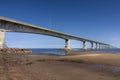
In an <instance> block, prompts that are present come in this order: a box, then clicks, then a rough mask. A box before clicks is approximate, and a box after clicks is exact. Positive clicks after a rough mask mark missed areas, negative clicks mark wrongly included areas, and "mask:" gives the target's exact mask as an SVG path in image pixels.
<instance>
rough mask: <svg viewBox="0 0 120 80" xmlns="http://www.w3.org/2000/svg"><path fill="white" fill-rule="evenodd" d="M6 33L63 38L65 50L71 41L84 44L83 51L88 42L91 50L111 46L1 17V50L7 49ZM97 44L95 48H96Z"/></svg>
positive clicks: (68, 48) (68, 47)
mask: <svg viewBox="0 0 120 80" xmlns="http://www.w3.org/2000/svg"><path fill="white" fill-rule="evenodd" d="M5 32H21V33H33V34H42V35H48V36H54V37H58V38H62V39H64V40H65V49H66V50H70V49H71V48H70V39H73V40H78V41H82V42H83V49H87V48H86V42H90V43H91V49H102V48H110V45H109V44H106V43H102V42H99V41H94V40H90V39H86V38H82V37H78V36H74V35H70V34H66V33H62V32H59V31H55V30H51V29H47V28H43V27H40V26H36V25H32V24H27V23H24V22H20V21H16V20H13V19H9V18H5V17H0V48H6V47H7V46H6V43H5ZM94 44H95V47H94Z"/></svg>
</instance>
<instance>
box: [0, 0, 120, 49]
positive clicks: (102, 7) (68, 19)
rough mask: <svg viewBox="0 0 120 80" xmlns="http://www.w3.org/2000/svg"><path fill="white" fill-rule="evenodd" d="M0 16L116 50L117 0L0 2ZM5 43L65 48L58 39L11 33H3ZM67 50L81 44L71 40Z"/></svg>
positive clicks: (119, 30)
mask: <svg viewBox="0 0 120 80" xmlns="http://www.w3.org/2000/svg"><path fill="white" fill-rule="evenodd" d="M0 16H3V17H7V18H11V19H15V20H19V21H22V22H26V23H30V24H34V25H38V26H41V27H45V28H49V29H53V30H57V31H60V32H64V33H68V34H72V35H76V36H79V37H83V38H88V39H91V40H96V41H100V42H104V43H108V44H110V45H113V46H115V47H120V36H119V34H120V0H0ZM6 43H7V45H8V47H20V48H64V46H65V41H64V40H63V39H60V38H56V37H52V36H46V35H41V34H40V35H39V34H28V33H15V32H7V33H6ZM87 44H88V45H87V47H90V43H87ZM71 47H72V48H79V47H82V42H80V41H76V40H71Z"/></svg>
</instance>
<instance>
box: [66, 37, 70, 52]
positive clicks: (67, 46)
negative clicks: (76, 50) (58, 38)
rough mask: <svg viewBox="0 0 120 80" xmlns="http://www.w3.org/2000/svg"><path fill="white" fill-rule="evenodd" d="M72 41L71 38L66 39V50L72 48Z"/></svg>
mask: <svg viewBox="0 0 120 80" xmlns="http://www.w3.org/2000/svg"><path fill="white" fill-rule="evenodd" d="M70 49H71V48H70V41H69V39H65V50H70Z"/></svg>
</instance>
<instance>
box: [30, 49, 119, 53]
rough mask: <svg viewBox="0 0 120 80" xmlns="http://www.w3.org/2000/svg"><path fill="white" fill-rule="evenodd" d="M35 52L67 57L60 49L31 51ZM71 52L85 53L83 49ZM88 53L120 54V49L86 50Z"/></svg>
mask: <svg viewBox="0 0 120 80" xmlns="http://www.w3.org/2000/svg"><path fill="white" fill-rule="evenodd" d="M31 50H32V51H33V52H40V53H43V54H56V55H65V54H66V51H65V50H63V49H58V48H52V49H51V48H32V49H31ZM70 52H83V50H82V49H77V48H75V49H72V50H71V51H70ZM86 52H111V53H120V49H119V48H116V49H100V50H90V49H88V50H86ZM36 55H39V53H36Z"/></svg>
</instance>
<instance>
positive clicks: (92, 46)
mask: <svg viewBox="0 0 120 80" xmlns="http://www.w3.org/2000/svg"><path fill="white" fill-rule="evenodd" d="M91 49H92V50H93V49H94V44H93V42H91Z"/></svg>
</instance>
